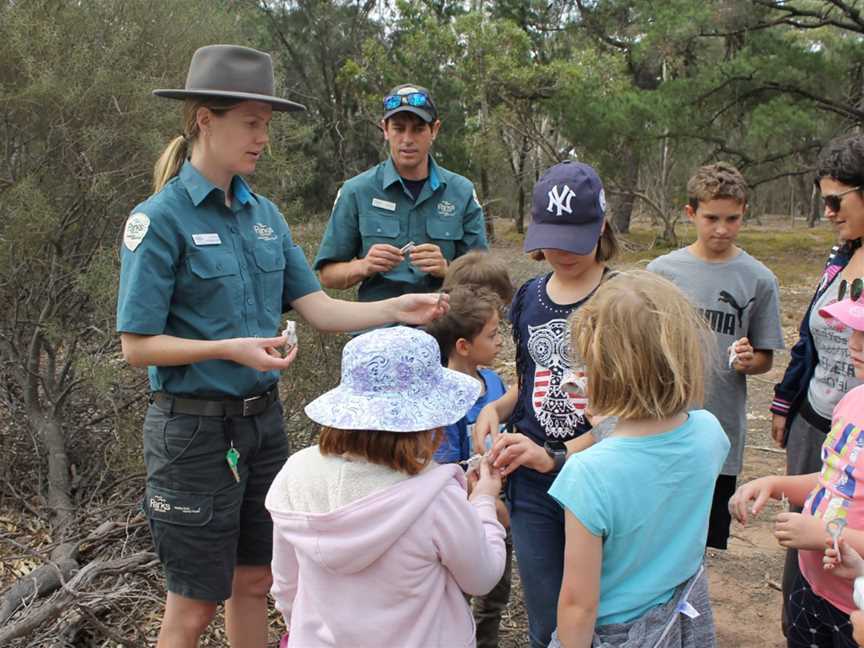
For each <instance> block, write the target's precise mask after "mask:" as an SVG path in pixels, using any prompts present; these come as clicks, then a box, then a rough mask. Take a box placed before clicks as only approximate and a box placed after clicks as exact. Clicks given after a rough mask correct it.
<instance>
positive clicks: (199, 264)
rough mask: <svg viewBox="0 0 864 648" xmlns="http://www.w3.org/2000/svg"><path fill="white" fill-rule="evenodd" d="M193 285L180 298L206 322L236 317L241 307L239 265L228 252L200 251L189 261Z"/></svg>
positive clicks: (183, 287) (188, 284)
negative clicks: (207, 320)
mask: <svg viewBox="0 0 864 648" xmlns="http://www.w3.org/2000/svg"><path fill="white" fill-rule="evenodd" d="M188 265H189V273H190V281H188V283H185V282H184V283H185V285H182V286H180V287H179V288H180V290H181V293H183V294H181V298H182V299H183V301H184V303H186V304H189V305H190V306H191V307H192V308H194V310H195V311H196V312H197V313H198V314H199V315H200V316H201V317H204V318H225V317H233V316H234V313H236V309H237V307H238V306H239V303H240V297H241V291H242V282H241V279H240V264H239V263H238V262H237V258H236V257H235V256H234V255H233V254H231V252H229V251H228V250H206V251H205V250H197V251H195V252H194V253H192V254H190V255H189V257H188Z"/></svg>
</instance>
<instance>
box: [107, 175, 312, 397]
mask: <svg viewBox="0 0 864 648" xmlns="http://www.w3.org/2000/svg"><path fill="white" fill-rule="evenodd" d="M231 189H232V194H233V198H232V205H231V207H227V206H226V205H225V194H224V193H223V191H222V190H221V189H219V188H217V187H216V186H214V185H213V184H212V183H210V182H209V181H208V180H207V179H206V178H204V177H203V176H202V175H201V174H200V173H199V172H198V171H197V170H196V169H195V167H193V166H192V165H191V164H190V163H189V162H186V163H185V164H184V165H183V168H182V169H181V170H180V173H179V175H177V176H176V177H174V178H173V179H172V180H171V181H170V182H168V184H166V185H165V187H164V188H163V189H162V191H160V192H159V193H157V194H155V195H153V196H151V197H150V198H148V199H147V200H146V201H144V202H143V203H141V204H140V205H138V206H137V207H135V209H134V210H133V212H132V215H131V216H130V217H129V220H128V221H127V225H126V230H125V233H124V237H123V239H124V240H123V244H122V246H121V251H120V291H119V295H118V300H117V330H118V331H120V332H125V333H137V334H140V335H159V334H163V333H164V334H165V335H172V336H175V337H179V338H185V339H190V340H224V339H227V338H235V337H271V336H274V335H278V334H279V331H280V330H281V328H282V326H281V314H282V313H283V312H284V311H286V310H288V309H289V308H290V304H291V302H292V301H294V300H295V299H298V298H300V297H303V296H304V295H308V294H310V293H313V292H316V291H318V290H320V289H321V288H320V286H319V284H318V280H317V279H316V277H315V274H314V273H313V272H312V270H311V269H310V267H309V264H308V262H307V261H306V257H305V256H304V255H303V251H302V250H301V249H300V248H299V247H298V246H297V245H296V244H295V243H294V242H293V241H292V240H291V233H290V231H289V229H288V225H287V223H286V222H285V219H284V218H283V217H282V214H281V213H280V212H279V209H278V208H277V207H276V206H275V205H274V204H273V203H272V202H270V201H269V200H267V199H266V198H264V197H262V196H259V195H256V194H254V193H252V191H251V190H250V189H249V186H248V185H247V184H246V183H245V182H244V181H243V179H242V178H240V177H239V176H235V177H234V179H233V180H232V185H231ZM149 375H150V387H151V388H152V389H153V390H154V391H165V392H168V393H171V394H190V395H197V396H240V397H242V396H250V395H253V394H260V393H262V392H264V391H266V390H267V389H269V388H270V387H271V386H272V385H274V384H275V383H276V381H277V380H278V379H279V372H278V371H267V372H262V371H257V370H255V369H252V368H250V367H246V366H243V365H239V364H236V363H234V362H230V361H227V360H208V361H206V362H198V363H195V364H191V365H182V366H176V367H150V368H149Z"/></svg>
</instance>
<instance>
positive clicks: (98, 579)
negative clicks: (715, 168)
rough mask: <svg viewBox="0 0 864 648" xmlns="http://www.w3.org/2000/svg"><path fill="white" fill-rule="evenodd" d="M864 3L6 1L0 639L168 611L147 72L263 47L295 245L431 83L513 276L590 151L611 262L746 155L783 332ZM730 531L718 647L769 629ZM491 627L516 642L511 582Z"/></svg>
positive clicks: (762, 582)
mask: <svg viewBox="0 0 864 648" xmlns="http://www.w3.org/2000/svg"><path fill="white" fill-rule="evenodd" d="M860 5H861V3H860V2H859V1H858V0H847V1H841V0H824V1H823V0H784V1H774V0H717V1H715V2H709V3H703V2H697V1H696V0H686V1H685V0H668V1H665V2H662V3H657V2H648V1H643V0H629V1H625V0H575V1H572V0H570V1H561V2H557V1H552V2H550V1H544V2H538V1H534V0H500V1H496V2H489V1H484V0H471V1H459V2H456V1H448V0H415V1H413V2H407V1H393V0H390V1H386V0H378V1H372V0H368V1H353V2H339V1H329V2H325V1H323V0H309V1H302V2H289V1H284V0H269V1H265V0H261V1H260V2H256V1H254V0H185V1H183V2H181V1H179V0H147V1H144V0H88V1H87V2H79V1H73V0H0V645H3V646H6V645H9V646H57V647H60V646H119V645H125V646H143V645H147V644H148V642H151V641H153V638H154V636H155V632H156V629H157V628H158V619H159V616H160V614H161V607H160V606H161V601H162V599H163V596H164V591H163V589H162V587H163V584H162V581H161V578H160V576H159V572H158V568H157V566H156V565H155V563H154V561H153V556H152V554H150V553H149V551H150V546H149V539H148V533H147V529H146V523H145V522H144V520H143V519H142V517H141V516H140V513H139V502H140V498H141V494H142V491H143V467H142V461H141V443H140V430H141V418H142V415H143V410H144V405H145V402H146V392H147V385H146V376H145V374H144V372H143V371H139V370H135V369H131V368H129V367H127V366H126V365H125V363H124V362H123V360H122V358H121V356H120V354H119V345H118V340H117V335H116V334H115V332H114V302H115V294H116V286H117V273H118V244H119V242H120V233H121V230H122V226H123V222H124V220H125V218H126V216H127V215H128V214H129V213H130V210H131V208H132V207H133V206H134V205H135V204H136V203H137V202H139V201H141V200H142V199H143V198H145V197H146V196H147V195H148V194H149V192H150V174H151V169H152V165H153V162H154V161H155V159H156V157H157V155H158V153H159V152H160V150H161V148H162V147H163V146H164V145H165V144H166V143H167V142H168V141H169V140H170V139H171V138H172V137H173V136H175V135H176V134H178V133H179V129H180V117H179V110H178V108H179V104H177V103H175V102H170V101H166V100H160V99H156V98H154V97H152V96H151V95H150V90H151V89H153V88H157V87H163V88H164V87H182V84H183V82H184V79H185V74H186V68H187V65H188V62H189V59H190V56H191V54H192V52H193V51H194V50H195V49H196V48H197V47H199V46H201V45H205V44H210V43H219V42H223V43H237V44H243V45H248V46H252V47H257V48H260V49H264V50H266V51H269V52H271V53H272V54H273V56H274V60H275V62H276V66H277V85H278V89H279V92H281V93H284V94H285V95H286V96H288V97H290V98H292V99H294V100H296V101H299V102H301V103H304V104H305V105H306V106H307V107H308V109H309V110H308V112H306V113H303V114H299V115H298V114H292V115H279V116H277V117H276V118H275V119H274V123H273V128H272V137H271V147H270V148H271V150H270V154H269V155H268V156H267V158H266V159H264V160H262V161H261V162H260V163H259V172H258V173H257V174H256V176H255V178H254V179H253V184H254V186H255V188H256V190H258V191H260V192H261V193H263V194H265V195H267V196H268V197H270V198H272V199H274V200H275V201H276V202H277V203H278V204H279V205H280V206H281V208H282V210H283V213H284V215H285V217H286V219H287V220H288V222H289V223H290V224H291V226H292V228H293V229H294V232H295V235H296V238H297V239H298V240H299V242H300V243H301V244H302V245H303V247H304V249H305V250H306V252H307V254H309V255H310V256H311V255H313V254H314V252H315V250H316V248H317V243H318V241H319V239H320V235H321V231H322V229H323V225H324V223H325V222H326V219H327V216H328V213H329V208H330V205H331V204H332V201H333V198H334V197H335V195H336V192H337V190H338V188H339V186H340V184H341V183H342V182H343V181H344V180H345V179H347V178H349V177H351V176H352V175H354V174H355V173H357V172H359V171H362V170H364V169H366V168H368V167H369V166H371V165H372V164H374V163H375V162H377V161H379V160H380V159H382V158H383V156H384V155H385V154H386V151H385V148H384V147H383V144H382V137H381V134H380V131H379V129H378V120H379V116H380V112H381V111H380V101H381V97H382V95H383V94H384V93H385V92H386V91H387V90H388V89H389V88H390V87H392V86H394V85H396V84H398V83H401V82H405V81H411V82H415V83H418V84H421V85H425V86H426V87H428V88H430V89H431V90H432V91H433V95H434V99H435V101H436V104H437V106H438V108H439V111H440V114H441V119H442V122H443V128H442V133H441V136H440V137H439V138H438V141H437V142H436V147H435V155H436V158H437V159H438V160H440V161H441V163H442V164H444V165H445V166H447V167H448V168H450V169H452V170H454V171H457V172H459V173H462V174H464V175H466V176H467V177H469V178H470V179H472V180H473V181H474V183H475V185H476V187H477V191H478V194H479V197H480V200H481V202H482V203H483V205H484V207H485V209H486V213H487V215H488V217H489V218H488V222H487V227H488V229H489V234H490V237H492V238H493V239H494V241H495V246H494V253H496V254H502V255H505V256H506V258H507V259H508V261H511V262H512V267H513V275H514V277H513V278H514V281H517V282H518V281H522V280H524V279H526V278H527V277H529V276H531V275H532V274H535V273H537V272H541V271H542V265H538V264H535V263H534V262H531V261H530V260H528V259H527V258H522V257H521V256H520V253H519V252H520V242H521V236H522V232H523V231H524V227H525V226H526V224H527V222H528V220H529V219H530V215H529V214H530V192H531V187H532V185H533V183H534V181H535V180H536V178H537V177H538V175H539V174H540V172H541V171H542V170H543V169H544V168H546V167H547V166H549V165H551V164H553V163H555V162H557V161H559V160H562V159H567V158H578V159H580V160H583V161H586V162H588V163H591V164H593V165H595V166H596V167H597V168H598V170H599V171H600V174H601V177H602V178H603V180H604V183H605V185H606V189H607V194H608V195H609V198H610V201H609V202H610V217H611V219H612V221H613V223H614V225H615V226H616V228H617V229H618V231H619V232H620V233H621V234H622V236H623V239H624V242H625V248H626V252H625V254H624V255H623V257H622V259H621V261H620V264H621V265H622V266H627V265H641V264H644V262H646V261H647V260H649V259H650V258H653V257H654V256H656V255H657V254H660V253H663V252H665V251H667V250H669V249H672V248H673V247H675V246H677V245H679V244H683V243H686V242H689V240H692V232H691V231H690V230H689V228H687V227H686V225H685V224H683V223H681V222H680V217H681V205H682V204H683V202H684V200H685V193H684V186H685V183H686V179H687V177H688V174H689V173H690V171H691V170H692V169H693V168H694V167H695V166H697V165H699V164H703V163H706V162H710V161H714V160H721V159H722V160H729V161H731V162H733V163H735V164H736V165H738V166H739V168H740V169H741V170H742V171H743V172H744V174H745V175H746V177H747V179H748V181H749V182H750V185H751V187H752V190H753V192H752V197H751V201H750V210H749V213H748V229H749V234H747V235H745V236H744V238H743V245H744V247H745V248H747V249H748V250H749V251H750V252H751V253H752V254H754V255H756V256H757V257H759V258H762V259H763V260H764V261H765V262H766V263H767V264H768V265H769V266H770V267H771V268H772V269H773V270H774V272H775V273H776V274H777V275H778V277H779V279H780V281H781V285H782V288H783V299H784V302H783V308H784V325H785V326H786V329H787V341H789V342H792V341H793V340H794V328H795V325H796V324H797V321H798V320H799V319H800V317H801V315H802V313H803V310H804V307H805V306H806V301H807V298H808V297H809V292H810V290H811V289H812V287H813V285H814V283H815V280H816V276H817V275H818V271H819V268H820V266H821V264H822V261H823V259H824V257H825V254H826V253H827V251H828V249H829V247H830V245H831V242H832V239H831V233H830V231H828V230H827V229H826V228H825V227H824V226H822V225H820V223H819V221H820V209H819V203H818V200H817V195H816V194H815V192H814V188H813V183H812V179H813V173H812V171H813V165H814V162H815V159H816V157H817V156H818V154H819V151H820V150H821V149H822V147H823V146H824V145H825V143H826V142H827V141H828V140H830V139H831V138H833V137H835V136H837V135H840V134H843V133H849V132H855V131H856V130H857V129H858V128H859V126H860V122H861V120H862V117H864V43H862V35H864V16H862V14H861V13H860V10H861V6H860ZM347 296H349V297H350V293H349V294H348V295H347ZM343 342H344V340H343V339H342V338H340V337H339V336H332V335H326V336H324V335H318V334H317V333H314V332H313V331H311V330H310V329H308V327H305V326H303V325H302V323H301V330H300V344H301V349H302V352H301V355H300V358H299V359H298V362H297V363H295V365H294V366H293V367H292V368H291V370H289V371H288V372H286V374H285V376H284V378H283V380H282V390H283V394H282V395H283V400H284V402H285V405H286V425H287V427H288V430H289V433H290V435H291V442H292V445H293V446H294V447H295V448H300V447H303V446H305V445H307V444H309V443H311V442H313V441H314V438H315V430H314V429H313V428H312V427H311V426H310V425H309V423H308V421H306V420H304V418H303V416H302V406H303V404H304V403H305V402H306V401H307V400H308V399H309V398H310V397H312V396H314V395H317V394H318V393H320V392H322V391H323V390H325V389H327V388H328V387H330V386H332V385H333V384H335V382H336V381H337V380H338V367H339V352H340V349H341V345H342V344H343ZM511 363H512V349H509V348H508V349H507V350H506V351H505V353H503V354H502V357H501V366H500V367H499V368H500V369H501V370H502V371H504V373H507V372H508V371H509V372H511V373H512V364H511ZM785 363H786V358H785V356H783V355H780V356H779V357H778V358H777V361H776V363H775V365H776V367H775V370H774V371H773V372H772V374H769V375H768V376H763V377H757V378H756V379H755V380H752V381H751V386H752V391H751V400H752V407H751V422H752V427H751V433H752V435H751V436H752V438H751V445H753V446H754V447H753V448H750V449H749V450H748V455H747V456H748V464H747V466H746V468H745V478H747V477H749V476H756V475H759V474H763V473H765V472H766V471H776V470H782V465H783V463H782V455H778V454H776V453H773V452H771V451H770V450H769V449H768V447H769V445H770V444H769V443H768V441H767V437H766V433H767V430H768V425H769V424H768V420H767V417H766V409H765V404H766V402H767V399H768V395H769V394H770V383H771V382H772V381H773V380H774V379H775V378H776V377H777V375H778V374H779V372H781V371H782V369H783V368H784V367H785ZM670 531H674V530H670ZM736 535H737V536H738V537H737V538H735V539H734V542H733V545H734V546H733V548H732V550H730V551H729V552H727V553H726V554H721V555H716V556H712V557H711V564H712V568H713V569H712V586H714V590H713V595H714V598H715V602H716V605H717V615H718V619H719V621H720V628H719V634H720V639H721V645H726V646H763V645H773V644H772V643H771V642H775V643H776V642H777V641H779V639H778V638H777V637H778V636H779V635H778V631H777V629H776V628H777V625H778V614H777V607H778V606H779V594H777V592H776V591H775V589H774V585H776V582H777V581H778V580H779V571H778V570H779V555H780V554H779V551H778V550H777V549H776V547H775V546H774V545H773V542H772V541H771V538H770V525H769V522H768V520H767V517H766V519H765V520H763V521H762V522H760V523H759V524H757V525H756V526H754V527H752V528H750V529H744V530H736ZM748 619H751V620H752V624H751V625H750V626H748ZM748 628H749V629H748ZM278 632H279V628H278V623H277V622H276V621H275V619H274V624H273V632H272V636H273V639H274V640H275V639H276V638H277V636H278ZM219 633H220V631H219V629H218V628H214V629H213V631H212V633H211V634H210V635H209V636H208V638H207V642H208V645H222V644H223V643H224V637H222V636H221V635H220V634H219ZM748 633H750V634H748ZM504 635H505V641H506V642H508V643H507V645H511V646H518V645H523V643H524V636H525V628H524V613H523V612H522V610H521V606H520V604H519V599H518V596H514V598H513V602H512V604H511V609H510V610H509V611H508V615H507V618H506V620H505V632H504Z"/></svg>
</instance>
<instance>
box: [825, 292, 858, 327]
mask: <svg viewBox="0 0 864 648" xmlns="http://www.w3.org/2000/svg"><path fill="white" fill-rule="evenodd" d="M819 315H820V316H821V317H824V318H825V319H829V318H834V319H835V320H837V321H838V322H840V323H841V324H845V325H846V326H848V327H849V328H851V329H854V330H856V331H864V298H862V299H859V300H858V301H855V300H853V299H841V300H840V301H838V302H834V303H833V304H831V305H829V306H826V307H825V308H820V309H819Z"/></svg>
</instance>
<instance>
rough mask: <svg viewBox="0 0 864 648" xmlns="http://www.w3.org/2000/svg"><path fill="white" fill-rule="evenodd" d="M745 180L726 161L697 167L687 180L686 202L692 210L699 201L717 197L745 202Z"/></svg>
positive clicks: (696, 206) (697, 205)
mask: <svg viewBox="0 0 864 648" xmlns="http://www.w3.org/2000/svg"><path fill="white" fill-rule="evenodd" d="M747 191H748V188H747V181H746V180H745V179H744V176H743V175H741V172H740V171H739V170H738V169H736V168H735V167H734V166H732V165H731V164H729V163H728V162H716V163H714V164H706V165H705V166H702V167H699V168H698V169H697V170H696V173H694V174H693V177H691V178H690V180H688V181H687V203H688V204H689V205H690V207H692V208H693V209H694V210H696V209H699V203H700V202H708V201H709V200H716V199H718V198H731V199H732V200H736V201H738V202H740V203H741V204H742V205H746V204H747Z"/></svg>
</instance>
